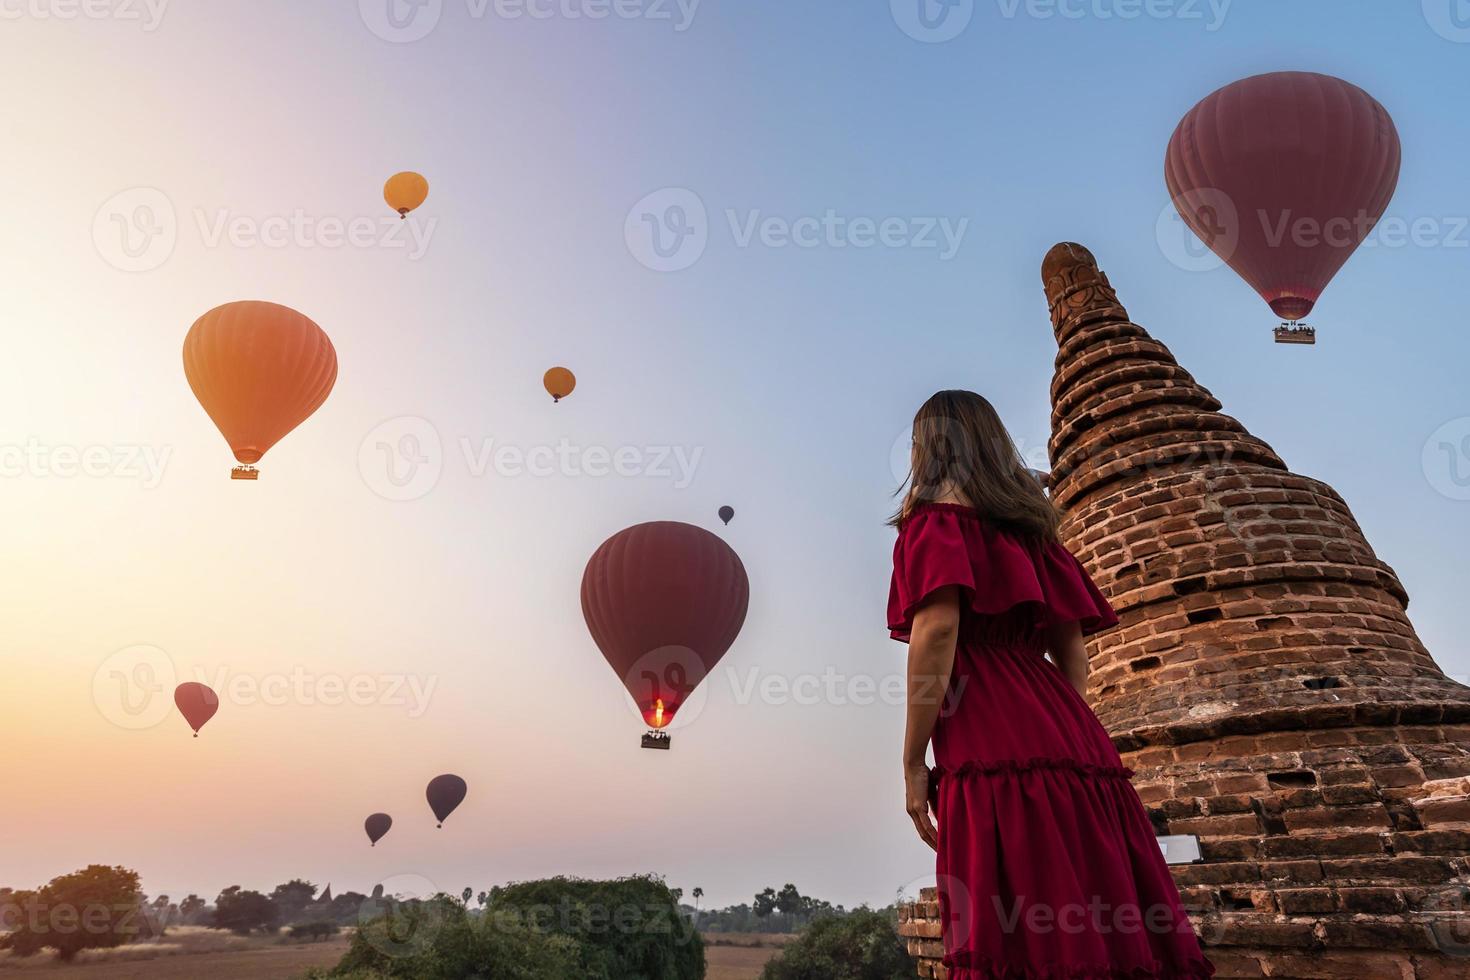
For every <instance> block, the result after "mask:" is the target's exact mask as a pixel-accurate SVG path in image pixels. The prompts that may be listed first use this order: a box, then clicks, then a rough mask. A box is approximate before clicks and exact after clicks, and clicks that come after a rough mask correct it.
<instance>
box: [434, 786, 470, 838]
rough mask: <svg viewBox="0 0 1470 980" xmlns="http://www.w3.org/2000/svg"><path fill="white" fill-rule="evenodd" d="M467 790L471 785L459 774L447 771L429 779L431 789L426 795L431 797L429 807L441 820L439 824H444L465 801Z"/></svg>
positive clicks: (436, 817)
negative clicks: (455, 774) (466, 783)
mask: <svg viewBox="0 0 1470 980" xmlns="http://www.w3.org/2000/svg"><path fill="white" fill-rule="evenodd" d="M467 792H469V787H468V786H466V785H465V781H464V780H463V779H460V778H459V777H458V776H452V775H449V774H447V773H446V774H445V775H443V776H435V777H434V778H433V779H431V780H429V789H428V791H427V792H425V794H424V795H425V796H427V797H428V799H429V809H431V810H433V811H434V818H435V819H436V820H438V821H439V826H441V827H442V826H444V821H445V820H446V819H447V818H448V817H449V815H450V814H451V813H453V812H454V808H455V807H457V806H459V805H460V803H462V802H464V796H465V793H467Z"/></svg>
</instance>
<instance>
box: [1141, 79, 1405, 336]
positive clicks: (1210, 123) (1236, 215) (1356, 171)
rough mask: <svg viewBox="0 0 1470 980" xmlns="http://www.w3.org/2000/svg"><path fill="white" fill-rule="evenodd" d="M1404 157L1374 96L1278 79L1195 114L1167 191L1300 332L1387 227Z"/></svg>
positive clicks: (1178, 139)
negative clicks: (1364, 246)
mask: <svg viewBox="0 0 1470 980" xmlns="http://www.w3.org/2000/svg"><path fill="white" fill-rule="evenodd" d="M1399 157H1400V149H1399V136H1398V131H1397V130H1396V129H1395V128H1394V125H1393V120H1392V119H1390V118H1389V115H1388V112H1387V110H1385V109H1384V108H1383V106H1381V105H1379V104H1378V102H1377V101H1376V100H1374V98H1373V97H1372V96H1371V95H1369V94H1368V93H1367V92H1364V91H1363V90H1362V89H1360V88H1358V87H1357V86H1356V85H1351V84H1349V83H1347V82H1345V81H1343V80H1342V79H1340V78H1333V77H1332V76H1330V75H1318V74H1314V73H1311V72H1298V71H1282V72H1273V73H1271V74H1268V75H1256V76H1253V77H1251V78H1246V79H1242V80H1241V81H1238V82H1234V83H1232V84H1230V85H1227V86H1225V87H1224V88H1222V89H1220V90H1219V91H1217V92H1215V93H1213V94H1211V95H1209V96H1207V97H1206V98H1205V99H1204V100H1203V101H1202V102H1200V103H1199V105H1197V106H1195V107H1194V108H1193V109H1191V110H1189V113H1188V114H1187V115H1185V117H1184V119H1183V120H1182V121H1180V123H1179V127H1178V128H1177V129H1175V131H1174V135H1173V137H1172V138H1171V139H1170V140H1169V151H1168V155H1167V157H1166V158H1165V162H1164V180H1165V183H1167V184H1168V187H1169V194H1170V195H1171V196H1172V197H1173V200H1174V206H1175V207H1176V208H1178V210H1179V216H1180V217H1181V218H1183V219H1184V223H1185V224H1187V225H1188V226H1189V228H1190V229H1191V230H1192V231H1193V232H1194V233H1195V234H1196V235H1197V236H1199V239H1200V240H1201V241H1202V242H1204V243H1205V244H1206V245H1208V246H1209V247H1210V248H1211V249H1212V250H1213V251H1214V252H1215V253H1216V254H1217V255H1219V256H1220V258H1221V259H1223V260H1224V261H1225V262H1226V263H1227V264H1229V266H1230V267H1231V268H1232V269H1234V270H1235V271H1236V272H1237V273H1238V274H1239V275H1240V277H1241V278H1242V279H1244V280H1245V281H1246V282H1247V283H1248V284H1249V285H1250V286H1251V288H1253V289H1254V290H1255V291H1256V292H1258V293H1260V295H1261V298H1262V299H1264V300H1265V301H1266V302H1267V303H1268V304H1269V305H1270V307H1271V309H1272V311H1273V312H1275V314H1276V315H1277V316H1279V317H1281V319H1283V320H1286V321H1290V322H1291V323H1293V324H1295V323H1296V321H1298V320H1300V319H1302V318H1303V317H1305V316H1306V315H1307V314H1308V313H1310V312H1311V310H1312V306H1313V305H1314V304H1315V303H1316V302H1317V299H1318V297H1320V296H1321V295H1322V290H1323V289H1325V288H1326V287H1327V284H1328V283H1329V282H1330V281H1331V280H1332V277H1333V276H1334V275H1336V274H1337V270H1339V269H1341V268H1342V265H1343V263H1344V262H1346V261H1347V260H1348V257H1349V256H1350V255H1352V254H1353V251H1354V250H1355V249H1357V247H1358V245H1360V244H1361V243H1362V241H1363V239H1364V238H1366V237H1367V236H1368V233H1369V232H1371V231H1372V230H1373V226H1374V225H1376V224H1377V223H1378V219H1379V218H1381V217H1382V216H1383V212H1384V210H1385V209H1386V208H1387V207H1388V202H1389V199H1390V198H1392V197H1393V192H1394V188H1395V187H1396V186H1397V184H1398V176H1399ZM1303 329H1304V330H1305V329H1307V328H1303ZM1283 332H1285V331H1284V330H1278V332H1277V336H1278V339H1287V338H1284V337H1283V336H1282V334H1283ZM1306 342H1310V338H1308V339H1307V341H1306Z"/></svg>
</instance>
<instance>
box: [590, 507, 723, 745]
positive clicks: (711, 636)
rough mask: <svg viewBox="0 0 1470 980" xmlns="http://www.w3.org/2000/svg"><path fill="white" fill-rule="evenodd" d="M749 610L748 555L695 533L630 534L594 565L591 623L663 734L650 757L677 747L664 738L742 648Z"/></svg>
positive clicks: (663, 527) (654, 528) (670, 529)
mask: <svg viewBox="0 0 1470 980" xmlns="http://www.w3.org/2000/svg"><path fill="white" fill-rule="evenodd" d="M749 602H750V582H749V580H748V579H747V578H746V577H745V566H744V565H742V564H741V563H740V556H739V555H737V554H735V552H734V551H733V550H731V548H730V546H729V545H728V544H726V543H725V542H724V541H723V540H721V539H720V538H719V537H718V536H717V535H714V534H711V533H710V532H709V531H706V530H705V529H704V528H700V527H695V526H693V525H692V524H681V523H679V522H677V521H653V522H652V523H649V524H638V525H636V526H634V527H630V528H626V529H624V530H622V531H619V532H618V533H617V534H614V535H613V536H612V537H610V538H608V539H607V540H606V541H604V542H603V543H602V546H601V547H600V548H598V549H597V551H596V552H595V553H594V554H593V555H592V558H591V560H590V561H588V562H587V570H586V571H585V572H584V573H583V574H582V615H583V616H584V617H585V618H586V620H587V629H588V631H590V632H591V633H592V639H593V640H594V641H596V643H597V647H598V649H600V650H601V651H602V655H603V657H605V658H606V659H607V662H608V664H609V665H611V667H612V669H613V670H614V671H616V672H617V675H618V677H619V679H621V680H622V682H623V686H624V687H625V688H627V690H628V693H629V694H631V695H632V696H633V700H634V702H635V703H636V704H637V705H638V710H639V711H640V712H641V713H642V715H643V719H644V721H646V722H648V726H649V727H650V728H651V729H653V730H654V732H653V734H651V735H650V736H646V737H645V738H644V743H643V744H644V747H645V748H668V736H667V734H666V733H663V732H662V729H664V728H665V727H667V726H668V724H669V723H670V722H672V721H673V720H674V714H675V712H677V711H678V710H679V707H680V705H682V704H683V703H684V701H685V700H687V698H688V697H689V695H690V694H691V693H692V692H693V691H694V689H695V688H696V687H698V686H699V683H700V681H702V680H704V678H705V677H706V676H707V675H708V674H709V672H710V671H712V670H714V669H715V664H717V663H719V662H720V658H721V657H723V656H724V655H725V651H727V650H729V649H730V644H732V643H734V642H735V637H736V636H738V635H739V634H740V627H741V625H742V624H743V623H744V622H745V610H746V606H747V605H748V604H749ZM655 736H656V737H655Z"/></svg>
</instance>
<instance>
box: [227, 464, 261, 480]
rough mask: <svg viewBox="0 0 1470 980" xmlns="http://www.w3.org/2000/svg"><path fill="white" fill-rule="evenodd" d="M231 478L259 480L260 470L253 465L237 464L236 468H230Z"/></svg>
mask: <svg viewBox="0 0 1470 980" xmlns="http://www.w3.org/2000/svg"><path fill="white" fill-rule="evenodd" d="M230 479H231V480H258V479H260V470H258V469H256V468H255V467H253V466H237V467H235V468H234V469H232V470H230Z"/></svg>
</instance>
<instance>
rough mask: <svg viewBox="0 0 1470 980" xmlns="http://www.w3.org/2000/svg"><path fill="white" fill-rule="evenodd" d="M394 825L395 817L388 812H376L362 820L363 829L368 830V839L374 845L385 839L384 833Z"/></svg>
mask: <svg viewBox="0 0 1470 980" xmlns="http://www.w3.org/2000/svg"><path fill="white" fill-rule="evenodd" d="M392 826H393V818H392V817H390V816H388V814H386V813H374V814H372V815H371V816H369V817H368V818H367V819H366V820H364V821H363V822H362V829H363V830H366V831H367V835H368V840H369V841H370V842H372V845H373V846H374V847H377V846H378V841H380V840H382V839H383V835H384V834H386V833H387V832H388V830H389V828H391V827H392Z"/></svg>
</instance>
